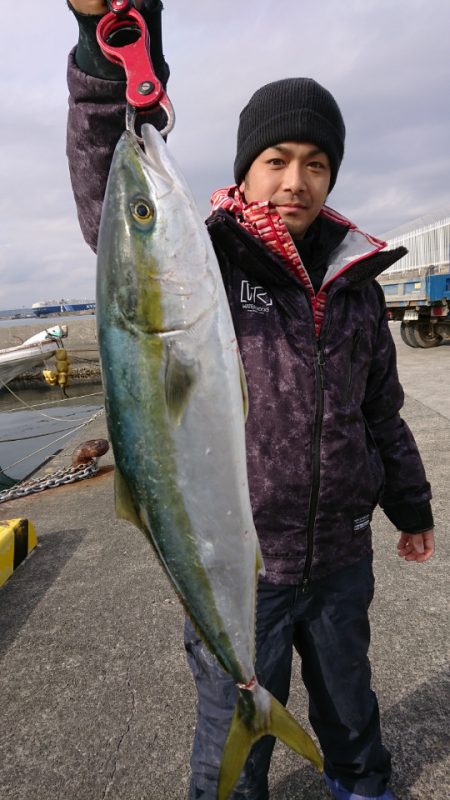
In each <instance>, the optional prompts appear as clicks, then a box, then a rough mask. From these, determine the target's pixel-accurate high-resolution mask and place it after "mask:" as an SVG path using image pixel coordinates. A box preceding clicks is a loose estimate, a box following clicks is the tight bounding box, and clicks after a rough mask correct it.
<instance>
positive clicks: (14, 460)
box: [0, 383, 103, 480]
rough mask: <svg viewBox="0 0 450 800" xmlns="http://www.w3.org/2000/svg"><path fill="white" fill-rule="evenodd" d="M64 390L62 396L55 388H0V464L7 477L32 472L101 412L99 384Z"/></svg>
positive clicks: (26, 474) (23, 475)
mask: <svg viewBox="0 0 450 800" xmlns="http://www.w3.org/2000/svg"><path fill="white" fill-rule="evenodd" d="M67 393H68V395H69V397H67V398H64V397H63V396H62V393H61V391H60V390H59V389H58V388H57V387H55V388H52V389H51V390H50V389H48V390H47V389H39V390H31V389H26V390H22V391H21V390H19V391H17V392H14V395H13V394H11V393H10V392H9V391H8V390H7V389H3V390H2V391H0V467H1V469H2V470H3V472H4V473H5V474H6V475H8V476H9V477H10V478H14V479H15V480H24V479H25V478H27V477H29V476H30V475H32V473H33V472H35V471H36V470H37V469H38V468H39V467H40V466H42V464H44V463H45V462H46V461H48V460H49V459H51V457H52V456H53V455H55V454H56V453H58V452H59V451H60V450H62V449H63V448H64V447H66V446H67V444H68V443H69V442H70V439H71V438H72V437H73V436H74V435H75V434H76V433H78V432H79V431H80V430H81V428H82V427H83V426H86V425H87V423H88V422H89V421H90V420H91V419H92V418H93V417H94V415H96V414H98V413H101V411H102V409H103V391H102V387H101V384H95V383H94V384H87V385H86V384H85V385H83V386H73V387H70V386H69V387H68V389H67ZM88 430H89V429H88V428H86V439H89V438H90V437H89V433H88Z"/></svg>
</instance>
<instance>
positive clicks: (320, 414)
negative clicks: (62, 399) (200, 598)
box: [68, 0, 434, 800]
mask: <svg viewBox="0 0 450 800" xmlns="http://www.w3.org/2000/svg"><path fill="white" fill-rule="evenodd" d="M72 6H73V7H75V8H76V10H77V12H81V13H78V14H77V17H78V21H79V25H80V39H79V43H78V47H77V49H76V51H75V52H74V53H73V54H71V58H70V62H69V73H68V76H69V88H70V92H71V98H70V114H69V126H68V155H69V162H70V167H71V175H72V182H73V188H74V194H75V197H76V200H77V206H78V213H79V218H80V223H81V226H82V228H83V232H84V234H85V237H86V239H87V241H88V242H89V243H90V244H91V245H92V246H93V247H94V248H95V242H96V237H97V227H98V220H99V215H100V209H101V201H102V197H103V192H104V186H105V182H106V177H107V173H108V168H109V163H110V160H111V156H112V152H113V148H114V145H115V142H116V141H117V139H118V137H119V135H120V132H121V130H122V128H123V125H124V83H123V80H121V79H122V78H123V76H122V74H121V73H120V72H117V70H118V68H117V67H113V70H116V72H115V73H114V74H113V73H112V71H111V65H109V64H108V63H107V62H106V61H104V60H102V56H101V54H100V52H99V50H98V48H97V46H96V43H95V36H94V33H95V25H96V21H97V17H89V16H84V15H83V14H90V13H91V14H92V13H96V14H97V13H98V14H100V13H103V11H104V10H105V8H104V4H103V3H101V2H95V1H94V0H91V2H89V1H88V0H77V2H75V1H74V2H72ZM160 10H161V7H160V3H159V2H147V3H144V5H143V6H142V11H143V13H144V15H145V18H146V20H147V24H148V25H149V28H150V34H151V43H152V57H153V60H154V63H155V64H158V70H159V71H158V74H159V75H160V77H161V79H162V80H163V81H164V80H166V79H167V74H168V71H167V68H166V65H165V62H164V59H163V56H162V51H161V49H160V44H161V42H160V27H159V14H160ZM344 139H345V127H344V122H343V119H342V115H341V112H340V110H339V107H338V105H337V104H336V101H335V100H334V98H333V97H332V96H331V94H330V93H329V92H328V91H327V90H326V89H324V88H323V87H322V86H320V85H319V84H317V83H316V82H315V81H313V80H311V79H308V78H290V79H285V80H281V81H276V82H275V83H271V84H268V85H266V86H263V87H262V88H260V89H259V90H258V91H257V92H256V93H255V94H254V95H253V96H252V98H251V99H250V101H249V103H248V104H247V106H246V107H245V108H244V109H243V111H242V113H241V116H240V121H239V129H238V138H237V154H236V159H235V164H234V174H235V180H236V185H235V186H233V187H228V188H226V189H224V190H219V191H218V192H215V194H214V195H213V213H212V215H211V217H210V218H209V220H208V221H207V225H208V230H209V232H210V235H211V238H212V241H213V244H214V247H215V249H216V252H217V255H218V259H219V263H220V266H221V270H222V275H223V279H224V284H225V288H226V291H227V294H228V298H229V302H230V307H231V311H232V314H233V320H234V324H235V329H236V335H237V338H238V341H239V346H240V350H241V355H242V359H243V363H244V367H245V371H246V375H247V381H248V387H249V401H250V412H249V417H248V421H247V431H246V434H247V460H248V474H249V485H250V491H251V499H252V508H253V513H254V519H255V525H256V529H257V531H258V535H259V538H260V542H261V547H262V551H263V556H264V562H265V568H266V575H265V577H264V579H263V580H261V581H260V584H259V591H258V610H257V633H256V637H257V657H256V673H257V676H258V680H259V681H260V683H261V684H262V685H264V686H265V687H266V688H267V689H269V691H271V692H272V694H274V695H275V696H276V697H277V698H278V699H279V700H281V701H282V702H283V703H286V702H287V699H288V693H289V684H290V674H291V660H292V651H293V647H295V648H296V649H297V651H298V652H299V654H300V657H301V661H302V677H303V680H304V683H305V685H306V687H307V690H308V693H309V698H310V721H311V724H312V726H313V728H314V730H315V732H316V734H317V737H318V739H319V741H320V744H321V747H322V750H323V753H324V758H325V773H326V774H325V778H326V783H327V785H328V787H329V789H330V791H331V793H332V795H333V796H334V797H335V798H337V800H365V799H366V798H378V800H391V799H392V794H391V792H390V791H389V789H388V788H387V784H388V781H389V778H390V756H389V753H388V752H387V750H386V749H385V748H384V746H383V744H382V741H381V733H380V725H379V713H378V705H377V701H376V697H375V695H374V693H373V692H372V690H371V688H370V665H369V661H368V658H367V651H368V646H369V636H370V632H369V622H368V613H367V612H368V608H369V605H370V602H371V599H372V595H373V573H372V544H371V530H370V521H371V517H372V512H373V509H374V507H375V506H376V505H377V503H378V502H379V503H380V505H381V506H382V507H383V509H384V511H385V513H386V514H387V516H388V517H389V519H390V520H391V521H392V522H393V523H394V525H395V526H396V527H397V528H398V529H399V530H400V531H401V534H400V540H399V543H398V553H399V555H400V556H401V557H403V558H405V559H406V560H407V561H417V562H423V561H426V560H428V559H429V558H430V557H431V555H432V554H433V551H434V539H433V530H432V528H433V520H432V514H431V507H430V498H431V492H430V487H429V484H428V483H427V481H426V477H425V473H424V470H423V466H422V462H421V459H420V456H419V453H418V451H417V447H416V445H415V442H414V439H413V437H412V434H411V432H410V431H409V429H408V427H407V425H406V424H405V423H404V422H403V420H402V419H401V417H400V415H399V410H400V408H401V406H402V404H403V392H402V389H401V386H400V384H399V381H398V376H397V371H396V364H395V348H394V345H393V342H392V338H391V335H390V331H389V327H388V323H387V317H386V309H385V305H384V298H383V292H382V290H381V288H380V287H379V285H378V284H377V283H376V282H375V278H376V276H377V275H379V274H380V273H381V272H382V271H383V270H384V269H386V268H387V267H389V266H391V264H393V263H394V262H395V261H396V260H398V259H399V258H400V257H401V256H402V255H403V254H404V252H405V251H404V249H403V248H399V249H397V250H394V251H386V249H385V245H384V243H382V242H380V241H378V240H377V239H375V238H374V237H371V236H368V235H367V234H364V233H362V232H361V231H359V230H358V229H357V227H356V226H355V225H353V224H352V223H350V222H349V221H348V220H347V219H345V218H344V217H342V216H341V215H339V214H337V213H336V212H335V211H333V210H331V209H329V208H327V207H326V206H325V201H326V198H327V196H328V194H329V192H330V191H331V189H332V188H333V186H334V183H335V181H336V178H337V174H338V170H339V167H340V163H341V160H342V157H343V152H344ZM186 650H187V655H188V661H189V664H190V666H191V669H192V671H193V674H194V678H195V681H196V685H197V690H198V719H197V727H196V732H195V739H194V747H193V753H192V759H191V767H192V781H191V787H190V795H189V797H190V800H200V799H202V800H212V798H214V797H215V794H216V786H217V774H218V768H219V764H220V759H221V753H222V748H223V743H224V740H225V737H226V733H227V729H228V725H229V722H230V719H231V714H232V711H233V709H234V705H235V696H236V689H235V687H234V686H233V684H232V681H231V680H230V678H229V676H227V675H226V674H224V673H223V672H222V670H221V669H220V667H219V666H218V664H217V662H216V661H215V659H214V658H213V657H212V656H211V654H209V653H208V651H207V650H206V649H205V648H204V647H203V644H202V642H201V640H200V639H199V637H198V636H197V635H196V633H195V631H194V630H193V628H192V626H191V624H190V622H189V621H188V622H187V623H186ZM273 744H274V741H273V739H272V738H271V737H265V738H264V739H262V740H261V741H260V742H259V743H258V744H257V745H256V746H255V747H254V748H253V750H252V752H251V754H250V756H249V758H248V760H247V763H246V767H245V770H244V773H243V775H242V776H241V779H240V781H239V784H238V786H237V788H236V790H235V792H234V794H233V798H234V800H243V798H247V800H267V798H268V783H267V773H268V769H269V764H270V757H271V753H272V749H273Z"/></svg>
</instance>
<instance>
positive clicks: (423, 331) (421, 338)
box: [411, 322, 442, 347]
mask: <svg viewBox="0 0 450 800" xmlns="http://www.w3.org/2000/svg"><path fill="white" fill-rule="evenodd" d="M411 335H412V338H413V339H414V340H415V342H416V347H437V346H438V345H440V344H441V342H442V336H439V334H437V333H435V332H434V330H433V326H432V325H431V324H430V323H429V322H413V325H412V329H411Z"/></svg>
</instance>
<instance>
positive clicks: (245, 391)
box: [238, 352, 248, 422]
mask: <svg viewBox="0 0 450 800" xmlns="http://www.w3.org/2000/svg"><path fill="white" fill-rule="evenodd" d="M238 359H239V377H240V379H241V392H242V405H243V408H244V419H245V421H246V422H247V417H248V389H247V378H246V377H245V371H244V365H243V363H242V358H241V354H240V353H239V352H238Z"/></svg>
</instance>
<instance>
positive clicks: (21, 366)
mask: <svg viewBox="0 0 450 800" xmlns="http://www.w3.org/2000/svg"><path fill="white" fill-rule="evenodd" d="M67 333H68V330H67V325H55V326H54V327H52V328H47V329H46V330H44V331H40V333H35V334H34V336H30V338H29V339H27V340H26V341H25V342H22V344H18V345H16V346H15V347H5V348H4V349H3V350H0V388H1V386H4V385H5V384H7V383H8V382H9V381H12V380H13V379H14V378H17V376H18V375H21V374H22V373H23V372H26V371H27V370H28V369H30V368H32V367H37V366H39V365H40V364H43V363H44V361H45V360H46V359H47V358H50V357H51V356H52V355H53V354H54V352H55V351H56V350H57V349H58V348H59V347H61V339H64V338H65V337H66V336H67Z"/></svg>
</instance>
